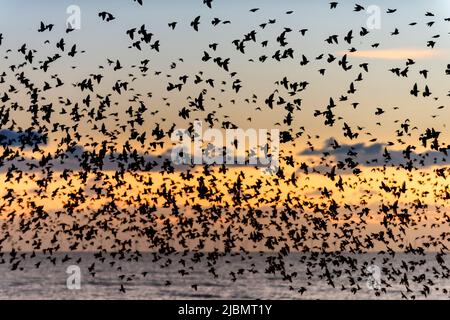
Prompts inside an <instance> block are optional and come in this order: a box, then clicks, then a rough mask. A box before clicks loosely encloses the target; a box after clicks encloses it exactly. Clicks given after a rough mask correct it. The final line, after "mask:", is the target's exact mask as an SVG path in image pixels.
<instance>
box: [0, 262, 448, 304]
mask: <svg viewBox="0 0 450 320" xmlns="http://www.w3.org/2000/svg"><path fill="white" fill-rule="evenodd" d="M67 256H68V257H69V258H70V260H68V261H66V260H67ZM276 256H277V255H276V254H270V253H264V254H249V255H246V256H240V255H227V256H224V257H221V258H219V259H218V260H217V262H216V263H215V264H214V265H212V264H211V263H209V264H208V261H207V260H206V259H205V258H204V257H203V258H202V259H200V261H195V262H193V261H192V259H193V258H194V255H192V254H187V255H182V254H173V255H170V256H168V257H163V258H161V259H159V260H158V259H155V255H154V254H152V253H142V254H141V256H140V257H139V259H137V261H136V259H133V258H132V257H131V256H130V257H122V259H119V258H118V257H115V258H111V257H108V258H106V259H105V260H104V261H103V262H101V261H99V260H98V259H96V258H95V257H94V256H93V254H92V253H72V254H64V253H58V254H54V255H53V257H56V261H55V260H53V261H51V260H50V259H48V258H47V257H46V256H44V255H43V254H37V256H36V257H34V258H29V259H28V258H27V259H26V260H24V262H22V263H20V264H19V265H18V266H16V267H17V268H16V270H11V268H12V267H11V266H12V265H11V264H10V263H9V259H10V256H9V253H8V254H4V256H3V260H4V262H6V263H3V264H0V299H2V300H8V299H16V300H22V299H27V300H30V299H31V300H42V299H44V300H50V299H52V300H54V299H56V300H67V299H68V300H86V299H89V300H91V299H93V300H97V299H102V300H104V299H106V300H109V299H139V300H141V299H145V300H167V299H170V300H174V299H176V300H178V299H183V300H191V299H195V300H197V299H208V300H216V299H217V300H218V299H226V300H235V299H244V300H247V299H248V300H250V299H252V300H253V299H262V300H266V299H275V300H278V299H283V300H300V299H305V300H307V299H314V300H315V299H320V300H331V299H333V300H348V299H355V300H373V299H384V300H397V299H402V298H403V299H404V298H405V297H407V298H408V299H449V294H448V292H449V291H450V279H448V275H447V273H448V272H446V268H448V267H450V264H449V263H450V260H449V259H448V258H447V256H444V257H443V259H444V263H443V264H441V265H440V264H438V263H437V260H436V255H435V254H426V255H425V256H413V255H405V254H397V255H395V257H392V256H389V255H381V254H360V255H347V258H349V261H353V262H352V264H354V266H353V267H349V265H348V264H346V263H343V264H342V263H341V264H339V263H333V261H336V258H334V259H331V258H330V257H329V256H321V255H318V256H315V258H314V261H315V263H311V260H310V257H308V259H304V257H305V255H304V254H290V255H288V256H286V257H284V259H283V261H284V266H285V268H286V270H288V271H289V274H290V275H291V278H292V279H290V280H291V281H290V280H289V279H286V278H285V277H283V275H281V274H280V273H279V272H276V273H268V272H267V271H271V270H270V268H268V267H269V264H268V260H270V259H273V258H274V257H276ZM64 258H66V259H64ZM80 258H81V259H80ZM97 258H98V257H97ZM350 258H351V259H350ZM63 259H64V262H62V260H63ZM80 260H81V261H80ZM180 260H182V261H183V263H184V264H185V267H183V265H181V264H180V263H179V261H180ZM319 261H321V262H322V263H320V264H319V263H318V262H319ZM36 264H39V268H37V267H36ZM212 266H213V267H214V272H213V273H214V274H213V273H212V270H211V267H212ZM182 269H183V270H184V272H183V271H180V270H182ZM326 270H328V271H329V272H330V274H332V275H333V280H332V281H333V283H332V284H330V283H329V281H327V277H324V276H323V275H324V273H325V272H326ZM447 271H448V270H447ZM94 273H95V274H94ZM292 275H293V276H292ZM405 276H406V278H407V279H408V283H409V286H408V288H409V291H410V292H407V289H406V287H405V285H404V284H402V283H401V282H402V279H404V278H405ZM352 279H353V280H352ZM121 285H123V289H122V290H121ZM425 286H426V287H427V288H428V289H426V287H425ZM302 288H304V289H306V291H305V290H304V289H302ZM351 288H358V290H353V292H352V291H351ZM299 290H300V291H299ZM124 291H125V292H124ZM402 293H403V294H404V296H402Z"/></svg>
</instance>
